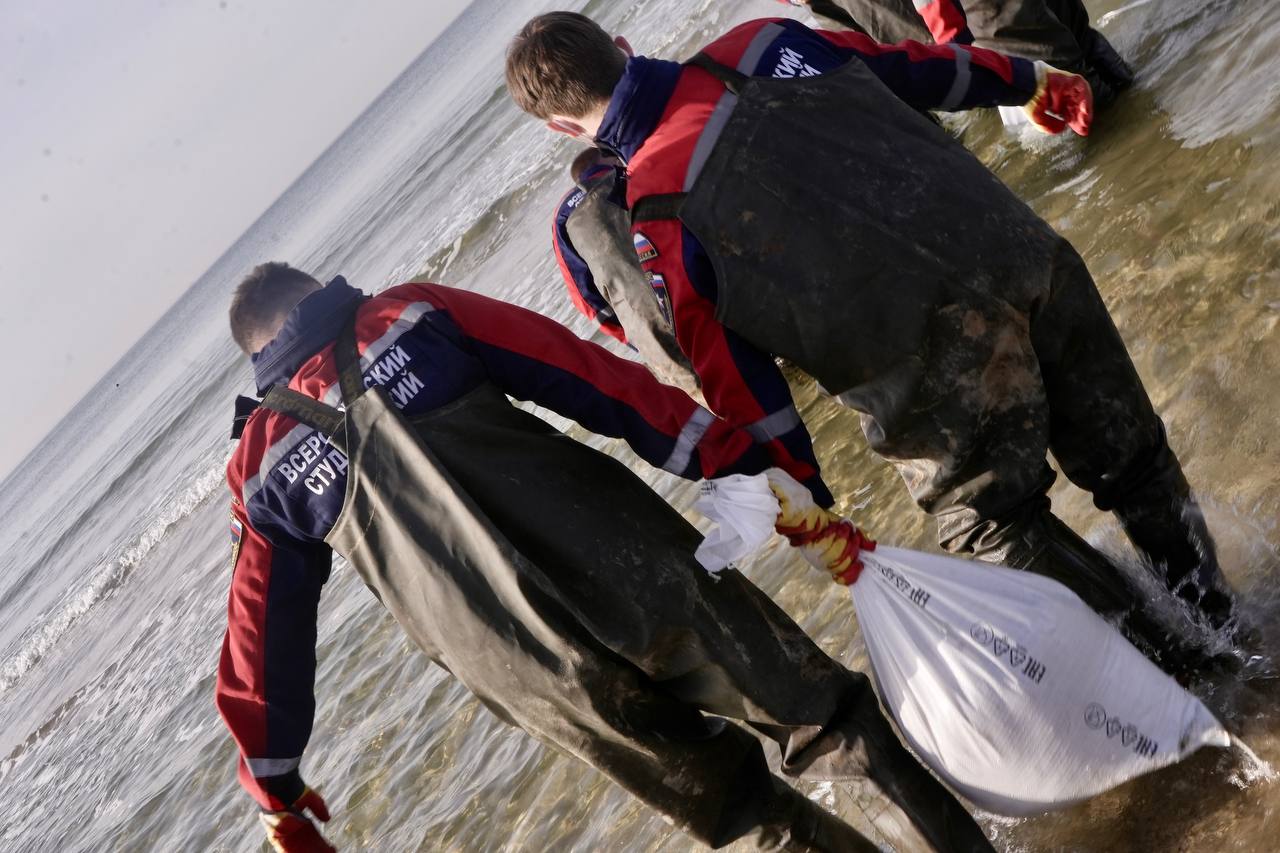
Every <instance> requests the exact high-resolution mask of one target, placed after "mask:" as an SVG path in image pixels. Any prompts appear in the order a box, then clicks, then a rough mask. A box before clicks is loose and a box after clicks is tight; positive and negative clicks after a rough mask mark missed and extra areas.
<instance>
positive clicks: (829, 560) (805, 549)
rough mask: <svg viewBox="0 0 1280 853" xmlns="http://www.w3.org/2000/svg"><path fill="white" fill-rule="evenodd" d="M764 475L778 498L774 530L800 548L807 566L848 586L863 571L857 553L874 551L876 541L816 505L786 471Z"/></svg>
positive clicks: (849, 523) (845, 520) (806, 490)
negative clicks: (820, 570) (821, 571)
mask: <svg viewBox="0 0 1280 853" xmlns="http://www.w3.org/2000/svg"><path fill="white" fill-rule="evenodd" d="M765 475H766V476H767V477H768V478H769V490H770V491H772V492H773V495H774V497H776V498H777V499H778V507H779V512H778V521H777V523H776V524H775V525H774V529H776V530H777V531H778V532H779V533H781V534H782V535H783V536H786V537H787V539H788V540H790V542H791V544H792V545H794V546H795V547H797V548H799V549H800V553H802V554H804V558H805V559H806V560H807V561H808V562H809V565H811V566H813V567H814V568H815V569H822V570H823V571H825V572H827V573H828V574H830V575H831V579H832V580H833V581H835V582H836V583H838V584H843V585H844V586H849V585H850V584H852V583H853V582H854V581H856V580H857V579H858V575H859V574H861V573H862V560H860V559H859V558H858V555H859V554H860V553H861V552H862V551H863V550H867V551H873V550H875V547H876V543H875V542H872V541H871V540H870V539H868V538H867V537H866V536H865V535H863V533H862V531H861V530H859V529H858V528H856V527H854V526H853V522H851V521H849V520H848V519H845V518H841V517H840V516H838V515H836V514H835V513H833V512H829V511H827V510H825V509H823V508H822V507H820V506H818V505H817V504H815V503H814V502H813V496H812V495H811V494H810V493H809V490H808V489H806V488H805V487H804V486H802V485H800V484H799V483H797V482H796V481H795V480H794V479H793V478H792V477H791V476H790V475H788V474H787V473H786V472H785V471H782V470H781V469H778V468H770V469H769V470H768V471H766V472H765Z"/></svg>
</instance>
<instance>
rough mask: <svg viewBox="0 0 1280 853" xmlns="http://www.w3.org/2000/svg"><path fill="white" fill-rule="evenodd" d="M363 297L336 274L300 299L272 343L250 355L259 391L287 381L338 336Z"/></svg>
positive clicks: (265, 391) (261, 391)
mask: <svg viewBox="0 0 1280 853" xmlns="http://www.w3.org/2000/svg"><path fill="white" fill-rule="evenodd" d="M364 299H365V295H364V294H363V293H362V292H360V291H359V290H357V289H356V288H354V287H352V286H351V285H349V284H347V280H346V279H345V278H343V277H342V276H338V277H337V278H335V279H334V280H333V281H331V282H329V284H328V285H326V286H325V287H324V288H322V289H321V290H317V291H316V292H315V293H313V294H311V295H310V296H308V297H307V298H306V299H303V300H302V301H301V302H299V303H298V304H297V305H296V306H295V307H294V309H293V310H292V311H290V312H289V316H288V317H286V318H285V321H284V325H283V326H282V327H281V328H280V331H279V332H278V333H277V334H276V336H275V338H273V339H272V341H271V343H269V344H267V345H266V346H265V347H263V348H262V349H261V350H259V351H258V352H256V353H254V354H253V355H252V356H250V357H249V359H250V361H252V362H253V375H254V381H255V382H256V383H257V386H258V393H259V394H265V393H267V391H269V390H270V389H271V386H272V385H286V384H288V382H289V380H290V379H292V378H293V375H294V374H295V373H297V372H298V369H299V368H301V367H302V365H303V364H304V363H305V362H306V360H307V359H309V358H311V356H313V355H315V354H316V353H318V352H319V351H320V350H322V349H324V348H325V347H326V346H328V345H329V344H330V343H332V342H333V340H334V339H335V338H337V337H338V335H339V333H341V332H342V327H343V325H344V324H345V323H346V322H347V319H348V318H349V317H350V316H351V312H352V311H354V310H355V309H356V306H358V305H359V304H360V303H361V302H362V301H364Z"/></svg>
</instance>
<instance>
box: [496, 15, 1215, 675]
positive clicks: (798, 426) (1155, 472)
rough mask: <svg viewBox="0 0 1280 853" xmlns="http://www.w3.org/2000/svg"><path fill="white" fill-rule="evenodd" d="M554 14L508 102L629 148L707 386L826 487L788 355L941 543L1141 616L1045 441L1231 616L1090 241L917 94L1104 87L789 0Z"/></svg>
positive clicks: (540, 21)
mask: <svg viewBox="0 0 1280 853" xmlns="http://www.w3.org/2000/svg"><path fill="white" fill-rule="evenodd" d="M630 53H631V51H630V47H629V45H627V43H626V41H625V40H624V39H621V38H618V39H616V40H615V39H613V38H611V37H610V36H609V35H608V34H607V33H605V32H604V31H603V30H601V29H600V27H599V26H597V25H596V24H595V23H594V22H592V21H591V20H590V19H588V18H585V17H584V16H582V15H578V14H575V13H570V12H553V13H549V14H546V15H542V16H539V17H537V18H534V19H533V20H531V21H530V22H529V23H528V24H526V26H525V27H524V29H523V30H522V31H521V32H520V34H519V35H517V36H516V38H515V39H514V41H513V42H512V44H511V47H510V49H509V52H508V59H507V81H508V86H509V88H510V90H511V94H512V96H513V97H514V98H515V100H516V103H517V104H518V105H519V106H520V107H521V108H523V109H524V110H525V111H526V112H528V113H530V114H532V115H534V116H537V117H538V118H541V119H543V120H545V121H547V122H548V125H549V126H550V127H551V128H553V129H555V130H558V131H561V132H565V133H569V134H571V135H575V136H580V137H584V138H587V139H591V140H593V141H594V142H595V143H596V144H597V145H599V146H601V147H603V148H606V149H608V150H611V151H613V152H615V153H616V154H618V156H619V157H621V158H622V159H623V161H624V162H626V163H627V164H628V204H629V206H630V208H631V210H632V222H633V225H634V233H635V234H636V239H637V240H638V239H641V237H643V239H644V240H645V241H646V243H647V244H648V245H650V246H652V247H653V252H652V257H651V258H650V259H649V260H648V261H646V262H645V264H644V268H645V269H646V271H647V272H648V273H649V275H650V278H651V280H652V282H653V284H654V287H655V289H661V290H663V291H665V293H666V294H667V298H668V300H669V304H670V305H671V306H672V312H673V317H674V323H675V329H676V338H677V340H678V341H679V342H680V345H681V348H682V349H683V350H684V351H685V353H686V354H687V355H688V356H689V358H690V361H692V363H693V365H694V367H695V369H696V370H697V371H698V374H699V376H700V377H701V379H702V387H703V393H704V395H705V398H706V400H707V402H708V405H709V407H710V408H711V409H712V410H713V411H715V412H716V413H717V414H718V415H720V416H721V417H724V418H726V419H727V420H728V421H729V422H730V423H732V424H734V425H738V426H742V427H744V428H745V429H747V430H748V432H750V433H751V434H752V435H753V436H754V437H755V438H756V440H757V441H758V442H760V443H761V444H762V445H763V446H764V447H765V448H766V449H767V450H768V451H769V452H770V454H771V456H772V458H773V460H774V462H775V464H777V465H778V466H779V467H781V468H783V469H785V470H787V471H788V472H789V473H791V474H792V476H794V477H795V478H796V479H797V480H799V481H801V482H802V483H805V484H806V485H808V486H809V488H810V490H811V491H812V493H813V495H814V497H815V499H816V500H817V501H818V502H819V503H820V504H823V505H828V504H830V503H831V496H830V494H829V493H828V491H827V488H826V486H825V485H824V484H823V482H822V479H821V477H820V475H819V471H818V467H817V463H816V462H815V460H814V454H813V449H812V447H811V445H810V439H809V435H808V433H807V431H806V430H805V427H804V424H803V423H802V422H801V420H800V417H799V415H798V414H797V412H796V410H795V408H794V406H793V404H792V401H791V396H790V393H789V390H788V388H787V385H786V382H785V381H784V380H783V378H782V376H781V374H780V373H779V371H778V369H777V367H776V366H775V364H774V358H775V357H783V358H786V359H788V360H789V361H791V362H792V363H793V364H795V365H796V366H798V367H799V368H801V369H803V370H805V371H806V372H808V373H809V374H811V375H812V376H814V377H815V378H816V379H817V380H818V381H819V382H820V383H821V385H822V386H823V387H824V388H825V389H826V390H827V391H828V392H829V393H831V394H832V395H834V396H836V398H837V399H838V400H839V401H840V402H842V403H844V404H845V405H847V406H850V407H851V408H853V409H855V410H857V411H858V412H860V413H861V415H862V423H863V431H864V433H865V435H866V438H867V440H868V442H869V444H870V446H871V447H872V449H874V450H876V451H877V452H878V453H880V454H881V455H882V456H884V457H885V458H887V459H889V460H890V461H891V462H893V464H894V465H895V466H896V467H897V468H898V470H899V472H900V473H901V475H902V477H903V479H904V480H905V482H906V484H907V487H908V489H909V490H910V492H911V494H912V496H913V497H914V498H915V499H916V501H917V503H918V504H919V505H920V506H921V507H922V508H923V509H925V510H926V511H928V512H929V513H931V514H933V515H934V516H935V517H936V518H937V520H938V526H939V539H940V542H941V544H942V545H943V547H944V548H946V549H947V550H949V551H951V552H953V553H959V554H968V555H973V556H976V557H978V558H980V559H985V560H991V561H995V562H1000V563H1004V564H1006V565H1009V566H1012V567H1016V568H1024V569H1029V570H1032V571H1036V572H1038V573H1041V574H1045V575H1047V576H1049V577H1053V578H1054V579H1056V580H1059V581H1061V582H1063V583H1064V584H1066V585H1067V586H1068V587H1070V588H1071V589H1072V590H1074V591H1075V592H1076V593H1077V594H1079V595H1080V596H1081V597H1082V598H1083V599H1084V600H1085V601H1086V602H1088V603H1089V604H1090V605H1091V606H1093V607H1094V608H1095V609H1097V610H1098V611H1100V612H1102V613H1105V614H1117V615H1119V614H1127V618H1128V619H1129V620H1130V624H1129V627H1130V630H1131V633H1132V634H1133V635H1134V636H1135V638H1136V639H1139V640H1146V641H1149V642H1150V643H1152V644H1154V645H1156V646H1157V648H1161V647H1163V649H1164V650H1165V651H1167V652H1169V653H1170V658H1172V657H1174V656H1175V655H1176V656H1177V657H1178V658H1180V659H1181V660H1178V661H1174V660H1172V659H1170V658H1167V659H1166V660H1165V662H1166V664H1168V665H1170V666H1173V665H1177V663H1182V662H1185V660H1186V659H1187V658H1188V657H1192V658H1194V657H1195V655H1196V654H1197V653H1196V652H1195V651H1194V650H1192V649H1190V648H1188V647H1187V646H1186V643H1185V642H1184V641H1182V640H1180V639H1179V638H1176V637H1171V636H1168V635H1167V634H1166V632H1164V631H1163V630H1162V629H1161V628H1159V627H1158V626H1156V625H1153V624H1150V620H1149V617H1148V615H1147V614H1146V613H1145V612H1144V611H1143V610H1141V609H1140V610H1138V611H1134V612H1132V613H1131V612H1130V611H1131V610H1132V609H1133V608H1134V607H1139V608H1141V607H1142V605H1143V603H1144V599H1145V596H1143V595H1142V594H1141V593H1139V592H1138V591H1137V590H1136V589H1134V588H1131V586H1130V584H1129V582H1128V580H1127V579H1126V578H1124V577H1123V576H1122V574H1121V573H1119V572H1118V571H1117V570H1116V568H1115V567H1114V566H1113V565H1112V564H1111V563H1110V562H1109V561H1108V560H1107V559H1106V558H1104V557H1103V556H1102V555H1101V554H1099V553H1098V552H1097V551H1095V550H1094V549H1093V548H1091V547H1090V546H1089V545H1088V544H1087V543H1085V542H1084V541H1083V540H1082V539H1080V537H1079V536H1077V535H1076V534H1075V533H1074V532H1072V531H1071V530H1070V529H1069V528H1068V527H1067V526H1066V525H1065V524H1063V523H1062V522H1061V521H1060V520H1059V519H1058V518H1057V517H1056V516H1054V515H1053V514H1052V513H1051V512H1050V508H1049V498H1048V496H1047V490H1048V487H1049V485H1050V484H1051V483H1052V482H1053V480H1054V477H1055V475H1054V472H1053V470H1052V469H1051V468H1050V467H1049V465H1048V462H1047V459H1046V457H1047V454H1048V452H1049V451H1050V450H1052V452H1053V454H1054V457H1055V458H1056V459H1057V461H1058V463H1059V464H1060V466H1061V467H1062V469H1063V470H1064V472H1065V473H1066V474H1067V476H1068V477H1069V478H1071V480H1072V481H1073V482H1074V483H1076V484H1077V485H1079V486H1081V487H1082V488H1084V489H1086V490H1088V491H1090V492H1091V493H1092V494H1093V495H1094V500H1095V502H1096V504H1097V505H1098V506H1099V508H1101V509H1104V510H1112V511H1114V512H1115V513H1116V514H1117V516H1118V517H1119V519H1120V521H1121V523H1122V525H1123V526H1124V528H1125V530H1126V532H1127V533H1128V534H1129V537H1130V539H1131V540H1132V541H1133V543H1134V545H1135V546H1136V547H1137V548H1138V550H1139V551H1140V552H1141V553H1142V554H1143V556H1144V557H1146V558H1147V559H1148V560H1149V561H1150V564H1151V566H1152V569H1153V572H1154V573H1156V574H1157V575H1159V576H1160V577H1161V580H1163V581H1164V582H1165V583H1166V584H1167V585H1168V586H1169V588H1170V589H1173V590H1176V591H1177V592H1178V594H1180V595H1181V596H1182V597H1183V598H1184V599H1186V600H1187V601H1188V602H1189V603H1191V604H1192V605H1193V606H1196V607H1199V608H1200V610H1201V611H1202V613H1203V614H1204V615H1205V616H1206V617H1207V618H1208V620H1209V621H1210V622H1211V623H1212V624H1214V625H1217V626H1221V625H1223V624H1225V623H1227V622H1228V620H1229V619H1230V618H1231V616H1232V609H1233V599H1232V597H1231V595H1230V592H1229V591H1228V590H1227V589H1226V588H1225V584H1224V583H1223V581H1222V578H1221V575H1220V573H1219V570H1218V565H1217V561H1216V558H1215V556H1214V550H1213V541H1212V538H1211V537H1210V536H1209V533H1208V530H1207V528H1206V526H1205V524H1204V520H1203V517H1202V516H1201V514H1200V512H1199V510H1198V508H1197V506H1196V504H1195V502H1194V500H1193V499H1192V498H1191V493H1190V487H1189V486H1188V484H1187V481H1186V478H1185V477H1184V476H1183V473H1182V469H1181V467H1180V465H1179V464H1178V461H1177V458H1176V457H1175V456H1174V454H1173V451H1172V450H1171V449H1170V448H1169V445H1168V441H1167V439H1166V436H1165V432H1164V426H1163V424H1162V423H1161V421H1160V418H1159V417H1158V416H1157V415H1156V413H1155V411H1154V410H1153V409H1152V406H1151V402H1150V400H1149V399H1148V398H1147V394H1146V391H1145V390H1144V389H1143V387H1142V383H1141V381H1140V379H1139V378H1138V375H1137V373H1136V371H1135V370H1134V367H1133V364H1132V363H1131V361H1130V359H1129V356H1128V353H1127V352H1126V350H1125V347H1124V343H1123V341H1122V340H1121V339H1120V336H1119V334H1118V332H1117V331H1116V329H1115V326H1114V325H1113V324H1112V322H1111V319H1110V317H1109V316H1108V314H1107V311H1106V308H1105V306H1104V305H1103V303H1102V300H1101V298H1100V297H1099V295H1098V292H1097V289H1096V287H1095V286H1094V283H1093V280H1092V278H1091V277H1090V276H1089V273H1088V270H1087V269H1086V268H1085V266H1084V262H1083V261H1082V260H1081V259H1080V257H1079V255H1077V254H1076V252H1075V250H1074V249H1073V248H1072V247H1071V246H1070V244H1068V243H1067V242H1066V240H1064V239H1063V238H1062V237H1060V236H1059V235H1057V234H1056V233H1055V232H1054V231H1053V229H1052V228H1050V227H1049V226H1048V225H1047V224H1045V223H1044V222H1043V221H1042V220H1040V219H1039V218H1038V217H1037V216H1035V214H1034V213H1033V212H1032V211H1031V210H1030V209H1029V208H1028V207H1027V206H1026V205H1025V204H1023V203H1022V202H1021V201H1020V200H1019V199H1018V198H1016V197H1015V196H1014V195H1013V194H1012V193H1011V192H1010V191H1009V189H1008V188H1007V187H1005V186H1004V185H1003V184H1001V183H1000V181H999V180H998V179H997V178H996V177H995V176H994V175H992V174H991V173H990V172H989V171H988V170H987V169H986V168H985V167H983V165H982V164H981V163H979V162H978V161H977V160H976V159H975V158H974V157H973V156H972V155H971V154H970V153H969V152H968V151H966V150H965V149H964V148H963V147H962V146H961V145H960V144H959V143H958V142H956V141H955V140H953V139H951V138H950V137H949V136H948V135H947V134H946V133H944V132H943V131H941V130H940V129H939V128H937V127H936V126H934V125H933V124H932V123H930V122H929V121H927V120H926V119H924V118H923V117H922V116H921V115H920V114H919V112H918V110H921V109H965V108H969V107H978V106H993V105H997V104H1004V105H1023V106H1024V108H1025V109H1026V110H1027V112H1028V113H1029V114H1030V116H1031V117H1032V120H1033V121H1034V122H1035V123H1036V124H1037V125H1038V126H1040V127H1042V128H1043V129H1046V130H1049V131H1051V132H1060V131H1062V130H1063V129H1065V128H1066V127H1068V126H1070V127H1071V128H1072V129H1073V130H1074V131H1076V132H1077V133H1082V134H1083V133H1086V132H1087V131H1088V127H1089V123H1090V120H1091V116H1092V112H1091V100H1090V94H1089V89H1088V85H1087V84H1086V83H1085V82H1084V81H1083V80H1082V79H1081V78H1080V77H1078V76H1076V75H1071V74H1066V73H1063V72H1061V71H1058V70H1057V69H1054V68H1051V67H1048V66H1045V65H1043V64H1035V63H1031V62H1029V61H1027V60H1023V59H1016V58H1009V57H1005V56H1002V55H1000V54H996V53H993V52H991V51H987V50H983V49H980V48H976V47H960V46H951V45H948V46H926V45H921V44H917V43H913V42H906V43H903V44H900V45H892V46H890V45H880V44H877V43H875V42H873V41H871V39H869V38H868V37H867V36H865V35H862V34H859V33H851V32H843V33H831V32H822V31H813V30H810V29H808V28H807V27H804V26H803V25H801V24H799V23H797V22H795V21H791V20H785V19H772V20H760V21H752V22H749V23H746V24H743V25H741V26H739V27H737V28H735V29H734V30H732V31H731V32H729V33H727V34H726V35H724V36H723V37H721V38H719V39H717V40H716V41H715V42H713V43H712V44H710V45H709V46H707V47H706V48H705V49H704V50H703V51H702V52H701V53H700V54H698V56H697V57H695V58H694V59H693V60H691V61H690V62H689V63H687V64H685V65H680V64H677V63H674V62H664V61H661V60H655V59H648V58H645V57H632V56H630Z"/></svg>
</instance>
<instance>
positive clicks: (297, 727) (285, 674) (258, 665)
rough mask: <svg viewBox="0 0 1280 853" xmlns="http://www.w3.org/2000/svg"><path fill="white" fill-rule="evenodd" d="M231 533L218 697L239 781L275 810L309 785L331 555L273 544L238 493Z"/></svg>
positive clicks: (311, 546)
mask: <svg viewBox="0 0 1280 853" xmlns="http://www.w3.org/2000/svg"><path fill="white" fill-rule="evenodd" d="M233 488H234V487H233ZM235 493H236V494H237V495H238V494H239V490H238V489H236V490H235ZM231 538H232V551H233V554H234V557H233V560H234V566H233V568H232V578H231V594H230V600H229V602H228V605H227V633H226V636H225V638H224V639H223V643H222V657H221V661H220V662H219V665H218V679H217V687H216V699H215V701H216V703H217V706H218V711H219V713H220V714H221V715H222V718H223V720H224V721H225V722H226V725H227V728H229V729H230V730H231V735H232V737H233V738H234V739H235V741H236V744H237V746H238V747H239V749H240V764H239V768H240V769H239V776H240V783H241V784H242V785H243V786H244V787H245V789H246V790H247V791H248V792H249V793H250V795H252V796H253V798H254V799H255V800H257V802H258V804H259V805H260V806H261V807H262V808H264V809H267V810H272V811H277V810H281V809H285V808H288V807H289V806H290V805H291V804H292V803H293V802H294V801H295V800H297V798H298V797H299V796H300V795H301V794H302V791H303V783H302V778H301V776H300V775H299V771H298V765H299V763H300V762H301V760H302V753H303V750H304V748H305V747H306V745H307V741H308V740H309V739H310V737H311V725H312V718H313V716H314V714H315V695H314V682H315V670H316V649H315V646H316V610H317V607H318V605H319V599H320V588H321V586H322V585H323V584H324V582H325V580H326V579H327V578H328V575H329V567H330V552H329V549H328V547H327V546H325V545H324V544H323V543H303V542H286V541H281V542H280V544H279V545H275V544H272V542H270V541H268V539H267V538H266V537H265V536H263V534H262V533H261V532H259V531H257V530H255V529H254V528H253V526H252V525H251V524H250V523H249V518H248V514H247V513H246V511H245V508H244V506H243V505H242V504H241V503H240V501H239V498H238V497H237V498H236V499H235V500H234V501H233V503H232V507H231ZM277 538H281V537H277Z"/></svg>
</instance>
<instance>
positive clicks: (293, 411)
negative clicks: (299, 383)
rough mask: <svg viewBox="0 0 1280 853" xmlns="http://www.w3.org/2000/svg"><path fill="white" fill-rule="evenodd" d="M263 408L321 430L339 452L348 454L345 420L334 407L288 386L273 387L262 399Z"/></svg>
mask: <svg viewBox="0 0 1280 853" xmlns="http://www.w3.org/2000/svg"><path fill="white" fill-rule="evenodd" d="M262 408H264V409H270V410H271V411H273V412H279V413H280V414H282V415H288V416H289V417H291V418H293V419H295V420H297V421H298V422H299V423H304V424H306V425H307V426H309V427H311V428H312V429H315V430H319V431H320V432H322V433H324V434H325V435H327V436H329V440H330V441H331V442H333V444H334V445H335V446H336V447H337V448H338V449H339V450H341V451H342V452H343V453H346V450H347V448H346V431H345V430H344V429H343V424H344V422H345V418H344V416H343V414H342V412H340V411H338V410H337V409H335V408H334V407H333V406H327V405H325V404H324V403H321V402H320V401H319V400H317V399H315V398H314V397H308V396H307V395H306V394H300V393H298V392H297V391H294V390H293V389H292V388H289V387H287V386H284V385H273V386H271V390H270V391H268V392H267V396H265V397H263V398H262Z"/></svg>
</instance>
